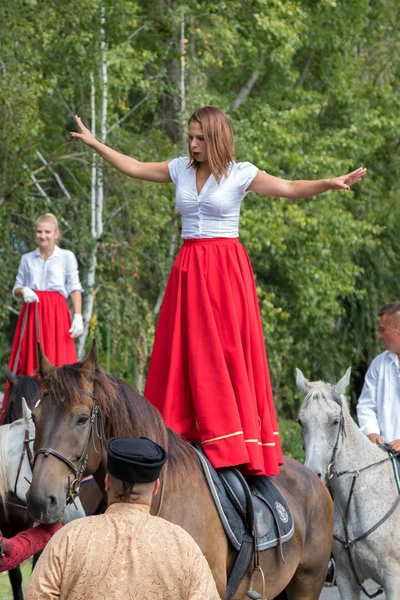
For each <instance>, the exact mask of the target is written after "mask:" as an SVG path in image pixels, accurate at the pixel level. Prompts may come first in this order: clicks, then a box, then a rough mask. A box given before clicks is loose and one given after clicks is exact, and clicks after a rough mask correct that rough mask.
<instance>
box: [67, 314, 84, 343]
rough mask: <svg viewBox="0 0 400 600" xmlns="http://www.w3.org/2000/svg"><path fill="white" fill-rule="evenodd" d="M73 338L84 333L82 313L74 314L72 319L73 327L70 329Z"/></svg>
mask: <svg viewBox="0 0 400 600" xmlns="http://www.w3.org/2000/svg"><path fill="white" fill-rule="evenodd" d="M69 332H70V334H71V337H72V338H77V337H79V336H80V335H82V333H83V318H82V315H74V318H73V319H72V327H71V329H70V330H69Z"/></svg>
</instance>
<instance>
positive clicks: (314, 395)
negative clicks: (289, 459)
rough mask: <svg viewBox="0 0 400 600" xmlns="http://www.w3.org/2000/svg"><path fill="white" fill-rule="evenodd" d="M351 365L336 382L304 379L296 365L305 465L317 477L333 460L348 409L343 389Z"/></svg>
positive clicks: (347, 379)
mask: <svg viewBox="0 0 400 600" xmlns="http://www.w3.org/2000/svg"><path fill="white" fill-rule="evenodd" d="M350 374H351V368H349V369H347V371H346V373H345V375H344V376H343V377H342V379H341V380H340V381H339V382H338V383H337V384H336V385H331V384H329V383H325V382H324V381H315V382H310V381H308V380H307V379H306V378H305V377H304V375H303V373H302V372H301V371H300V369H296V383H297V387H298V388H299V390H300V392H301V393H302V394H303V395H304V401H303V403H302V405H301V407H300V410H299V414H298V422H299V423H300V426H301V434H302V438H303V446H304V450H305V462H304V464H305V465H306V467H308V468H309V469H311V470H312V471H314V473H316V474H317V475H318V477H320V478H321V479H323V480H324V479H325V474H326V471H327V468H328V466H329V464H330V463H331V462H332V461H333V460H334V458H335V453H336V450H337V449H338V446H339V444H340V441H341V440H340V436H341V433H343V419H344V415H347V414H348V412H349V410H348V406H347V401H346V398H345V395H344V393H345V391H346V388H347V386H348V385H349V382H350Z"/></svg>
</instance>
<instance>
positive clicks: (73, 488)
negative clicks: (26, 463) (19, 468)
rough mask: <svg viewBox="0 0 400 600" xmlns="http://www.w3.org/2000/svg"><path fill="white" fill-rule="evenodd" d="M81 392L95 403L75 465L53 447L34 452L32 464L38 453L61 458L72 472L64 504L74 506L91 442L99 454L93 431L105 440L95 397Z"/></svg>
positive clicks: (102, 422)
mask: <svg viewBox="0 0 400 600" xmlns="http://www.w3.org/2000/svg"><path fill="white" fill-rule="evenodd" d="M82 393H84V394H87V395H88V396H90V397H91V398H92V399H93V400H94V401H95V404H94V406H93V408H92V412H91V415H90V425H89V432H88V436H87V438H86V444H85V446H84V449H83V452H82V454H81V457H80V458H79V460H78V462H77V464H76V465H75V464H74V463H73V462H72V461H70V460H69V459H68V458H67V457H66V456H64V455H63V454H60V452H57V450H54V449H53V448H40V449H39V450H37V452H36V453H35V457H34V459H33V465H32V468H34V466H35V463H36V459H37V457H38V456H39V454H44V456H45V457H47V456H49V455H50V454H51V455H52V456H55V457H56V458H58V459H59V460H61V461H62V462H63V463H64V464H66V465H67V467H69V468H70V469H71V471H72V472H73V474H74V479H73V480H72V481H71V479H70V476H68V488H67V492H66V504H73V505H74V506H75V508H76V504H75V498H76V496H77V495H78V494H79V488H80V485H81V481H82V477H83V475H84V474H85V471H86V467H87V463H88V460H89V452H90V445H91V444H92V445H93V449H94V451H95V452H96V454H99V452H98V450H97V448H96V443H95V438H94V435H93V434H94V432H95V433H96V435H97V437H98V438H99V439H100V440H102V441H105V439H106V436H105V432H104V420H103V415H102V412H101V409H100V406H99V405H98V404H97V399H96V397H95V396H94V395H93V394H91V393H90V392H85V391H84V390H82ZM99 426H100V430H99Z"/></svg>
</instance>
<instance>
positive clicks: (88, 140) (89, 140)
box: [69, 115, 97, 148]
mask: <svg viewBox="0 0 400 600" xmlns="http://www.w3.org/2000/svg"><path fill="white" fill-rule="evenodd" d="M75 121H76V124H77V125H78V128H79V130H80V133H77V132H76V131H70V132H69V134H70V136H71V137H75V138H79V139H80V140H82V142H84V143H85V144H86V145H87V146H89V147H90V148H93V146H94V144H95V143H96V141H97V140H96V138H95V137H94V136H93V135H92V134H91V133H90V131H89V129H88V128H87V127H85V125H84V124H83V123H82V119H81V118H80V117H78V115H75Z"/></svg>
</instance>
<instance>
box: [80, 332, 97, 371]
mask: <svg viewBox="0 0 400 600" xmlns="http://www.w3.org/2000/svg"><path fill="white" fill-rule="evenodd" d="M82 370H83V371H86V372H88V373H89V375H93V373H94V372H95V371H96V370H97V344H96V340H95V339H93V342H92V347H91V348H90V350H89V352H88V354H87V356H86V357H85V358H84V359H83V361H82Z"/></svg>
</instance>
